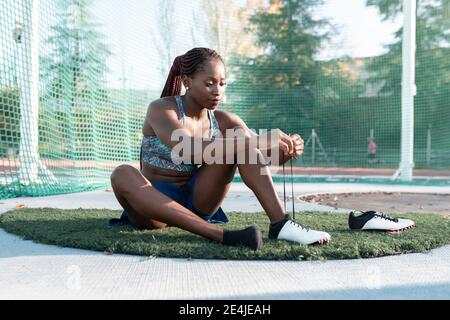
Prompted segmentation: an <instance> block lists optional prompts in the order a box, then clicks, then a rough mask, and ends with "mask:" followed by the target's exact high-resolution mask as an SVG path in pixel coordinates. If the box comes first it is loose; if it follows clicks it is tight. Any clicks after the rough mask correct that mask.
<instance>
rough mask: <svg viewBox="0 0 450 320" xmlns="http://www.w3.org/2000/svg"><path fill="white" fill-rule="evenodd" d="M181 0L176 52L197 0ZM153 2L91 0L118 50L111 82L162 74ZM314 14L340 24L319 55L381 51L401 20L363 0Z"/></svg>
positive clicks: (183, 45) (133, 82) (139, 84)
mask: <svg viewBox="0 0 450 320" xmlns="http://www.w3.org/2000/svg"><path fill="white" fill-rule="evenodd" d="M180 2H181V5H180V7H179V8H178V10H177V11H176V13H175V14H174V17H175V19H176V23H177V30H179V31H178V32H177V37H178V38H177V39H178V40H177V44H178V46H177V47H176V48H173V49H174V51H175V52H176V53H177V54H182V53H184V52H186V51H188V50H189V49H190V48H191V46H192V41H191V35H190V32H189V26H188V24H189V23H191V21H192V9H191V7H190V6H191V5H192V4H193V3H194V4H195V3H196V2H197V3H199V2H198V1H196V0H190V1H180ZM156 3H157V1H156V0H131V1H130V0H128V1H127V0H96V3H95V5H94V7H93V11H94V12H97V14H96V15H97V17H98V18H99V20H100V23H101V24H103V26H104V27H105V28H104V30H105V32H107V33H108V37H109V38H110V40H111V45H112V46H113V47H114V49H113V51H114V52H117V53H118V56H117V55H116V56H115V57H112V58H111V59H110V61H109V65H110V69H111V72H112V77H111V79H112V82H111V85H112V86H117V87H120V86H123V85H124V83H123V82H122V81H121V80H119V78H120V79H123V77H122V74H125V78H126V79H127V82H126V83H125V85H127V86H131V87H134V88H148V87H154V88H161V86H162V83H161V81H162V80H161V79H162V78H163V77H162V76H161V71H160V70H158V61H159V58H158V53H157V51H156V50H157V46H156V43H157V41H156V39H157V37H158V34H157V32H156V34H155V32H154V33H153V38H152V37H151V36H150V33H151V32H150V30H154V31H155V30H157V27H156V26H155V24H156V23H157V19H156V18H155V15H154V13H155V11H156V10H155V6H156ZM183 4H184V5H183ZM194 10H196V9H194ZM197 10H198V9H197ZM98 13H100V14H98ZM317 15H318V17H327V18H328V19H330V21H331V22H332V23H333V24H335V25H337V26H338V28H339V35H338V36H337V37H335V38H333V40H332V41H331V43H330V44H329V45H327V46H326V47H325V48H324V49H323V51H322V52H321V53H319V54H318V56H317V58H318V59H321V60H327V59H332V58H337V57H339V56H342V55H350V56H355V57H366V56H374V55H379V54H382V53H384V52H385V49H384V48H383V45H385V44H388V43H391V42H392V41H393V39H394V38H393V33H394V32H395V31H396V30H397V29H398V27H399V26H400V24H401V21H395V22H391V21H385V22H383V21H382V20H381V17H380V16H379V14H378V11H377V9H376V8H375V7H366V6H365V0H325V5H324V6H323V7H322V8H321V9H320V10H318V11H317ZM197 41H198V43H197V45H199V46H200V45H202V46H203V45H204V46H208V42H207V40H206V39H198V40H197ZM124 60H126V61H124ZM156 79H159V81H156Z"/></svg>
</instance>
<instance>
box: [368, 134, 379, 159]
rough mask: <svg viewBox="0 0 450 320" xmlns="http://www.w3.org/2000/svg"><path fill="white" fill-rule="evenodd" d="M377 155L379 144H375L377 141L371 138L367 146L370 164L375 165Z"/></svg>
mask: <svg viewBox="0 0 450 320" xmlns="http://www.w3.org/2000/svg"><path fill="white" fill-rule="evenodd" d="M376 155H377V144H376V143H375V140H373V139H371V138H369V142H368V145H367V156H368V162H369V163H375V162H376V161H377V160H376Z"/></svg>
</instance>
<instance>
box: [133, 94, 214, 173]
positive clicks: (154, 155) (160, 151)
mask: <svg viewBox="0 0 450 320" xmlns="http://www.w3.org/2000/svg"><path fill="white" fill-rule="evenodd" d="M175 100H176V102H177V106H178V119H179V120H180V121H181V123H182V124H184V116H185V115H184V106H183V101H182V100H181V97H180V96H175ZM208 118H209V122H210V128H211V129H210V131H209V138H213V137H219V136H220V135H221V132H220V129H219V124H218V122H217V119H216V117H215V116H214V112H213V111H212V110H208ZM171 151H172V149H171V148H170V147H169V146H167V145H166V144H164V143H162V142H161V140H160V139H159V138H158V137H157V136H145V135H144V137H143V138H142V144H141V155H140V158H141V159H140V160H141V161H140V162H141V170H142V162H145V163H147V164H149V165H151V166H154V167H158V168H163V169H170V170H175V171H180V172H191V173H194V172H195V171H197V170H198V167H199V166H198V165H197V164H184V163H181V164H176V163H174V162H173V161H172V158H171Z"/></svg>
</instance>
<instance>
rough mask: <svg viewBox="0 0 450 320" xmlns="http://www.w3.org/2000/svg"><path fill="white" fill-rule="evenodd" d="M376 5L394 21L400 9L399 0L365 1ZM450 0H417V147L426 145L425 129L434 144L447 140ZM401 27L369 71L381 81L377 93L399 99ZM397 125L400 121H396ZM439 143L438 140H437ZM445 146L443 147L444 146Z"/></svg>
mask: <svg viewBox="0 0 450 320" xmlns="http://www.w3.org/2000/svg"><path fill="white" fill-rule="evenodd" d="M366 3H367V5H370V6H376V7H377V8H378V9H379V12H380V14H381V15H382V17H383V19H384V20H393V19H395V18H397V17H398V16H399V15H400V14H401V12H402V3H403V1H402V0H367V1H366ZM449 14H450V1H448V0H419V1H418V2H417V18H416V38H417V39H416V61H415V65H416V86H417V95H416V97H415V129H416V130H415V131H416V134H415V136H416V147H417V149H419V148H423V149H424V148H425V144H426V137H427V130H428V128H430V126H431V127H432V128H433V131H434V137H435V139H434V142H435V143H434V147H435V148H436V147H438V148H439V147H440V148H444V143H445V144H447V147H448V142H447V141H448V140H450V139H449V138H450V131H449V130H448V122H449V121H450V116H449V113H448V103H447V102H448V101H449V99H450V61H449V59H448V57H449V56H450V32H449V31H450V15H449ZM402 34H403V28H402V27H401V28H400V29H399V30H397V32H396V33H395V41H394V43H392V44H390V45H388V46H387V49H388V53H387V54H385V55H383V56H380V57H377V58H376V59H373V62H372V63H371V64H370V65H369V70H370V71H371V73H372V74H373V77H372V80H373V81H376V82H379V83H383V86H382V91H381V92H380V93H382V94H385V95H390V96H392V97H394V98H395V97H396V99H397V101H400V95H401V75H402V69H401V68H402V65H401V62H402ZM399 126H400V124H399ZM436 142H438V143H436ZM447 147H445V148H447Z"/></svg>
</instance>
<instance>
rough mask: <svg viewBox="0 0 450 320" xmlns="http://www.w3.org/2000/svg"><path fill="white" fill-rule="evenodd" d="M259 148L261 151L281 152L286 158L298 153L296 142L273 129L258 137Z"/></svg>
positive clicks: (278, 130)
mask: <svg viewBox="0 0 450 320" xmlns="http://www.w3.org/2000/svg"><path fill="white" fill-rule="evenodd" d="M258 140H259V141H258V148H259V149H261V150H276V149H278V150H280V151H281V152H282V153H283V154H284V155H285V156H289V155H293V154H295V153H296V150H295V142H294V140H293V139H292V137H290V136H289V135H288V134H286V133H284V132H283V131H281V130H280V129H273V130H270V131H268V132H266V133H263V134H260V135H259V136H258Z"/></svg>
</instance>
